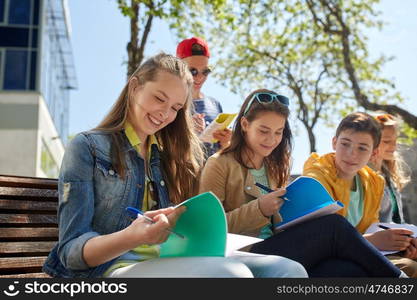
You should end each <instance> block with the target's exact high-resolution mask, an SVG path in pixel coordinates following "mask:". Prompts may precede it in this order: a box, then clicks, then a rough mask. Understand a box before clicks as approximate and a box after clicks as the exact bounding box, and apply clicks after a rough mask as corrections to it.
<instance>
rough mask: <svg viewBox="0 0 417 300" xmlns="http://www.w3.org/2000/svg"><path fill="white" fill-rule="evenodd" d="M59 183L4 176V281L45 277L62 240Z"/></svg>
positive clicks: (0, 186) (0, 184)
mask: <svg viewBox="0 0 417 300" xmlns="http://www.w3.org/2000/svg"><path fill="white" fill-rule="evenodd" d="M57 208H58V180H57V179H48V178H36V177H22V176H8V175H0V278H47V277H50V276H48V275H47V274H45V273H42V265H43V264H44V262H45V260H46V258H47V255H48V253H49V252H50V251H51V250H52V248H53V247H54V246H55V244H56V240H57V239H58V228H57V226H58V223H57V215H56V212H57Z"/></svg>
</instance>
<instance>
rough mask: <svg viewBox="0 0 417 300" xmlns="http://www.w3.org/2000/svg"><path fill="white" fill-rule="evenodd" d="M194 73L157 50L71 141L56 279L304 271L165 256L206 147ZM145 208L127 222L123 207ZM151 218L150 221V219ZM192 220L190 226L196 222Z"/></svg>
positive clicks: (266, 263)
mask: <svg viewBox="0 0 417 300" xmlns="http://www.w3.org/2000/svg"><path fill="white" fill-rule="evenodd" d="M192 82H193V81H192V75H191V74H190V72H189V70H188V67H187V66H186V64H185V63H183V62H182V61H181V60H180V59H178V58H176V57H173V56H171V55H166V54H159V55H156V56H154V57H151V58H150V59H148V60H147V61H145V62H144V63H143V64H142V65H141V66H139V68H138V69H137V70H136V71H135V72H134V73H133V75H132V76H131V77H130V78H129V80H128V82H127V84H126V86H125V87H124V88H123V90H122V92H121V94H120V96H119V98H118V100H117V102H116V103H115V104H114V106H113V107H112V109H111V110H110V112H109V113H108V114H107V116H106V117H105V118H104V120H103V121H102V122H101V123H100V124H99V125H98V126H97V127H96V128H94V129H93V130H90V131H87V132H82V133H80V134H78V135H77V136H76V137H75V138H74V139H73V140H72V141H71V143H70V144H69V145H68V147H67V149H66V151H65V156H64V159H63V162H62V167H61V170H60V175H59V208H58V217H59V218H58V219H59V240H58V243H57V245H56V246H55V247H54V249H53V250H52V251H51V253H50V255H49V257H48V259H47V260H46V262H45V264H44V271H45V272H46V273H47V274H49V275H51V276H54V277H254V276H255V277H283V276H290V277H303V276H306V273H305V270H304V268H303V267H302V266H301V265H300V264H298V263H296V262H293V261H290V260H289V259H285V258H281V257H276V256H258V257H249V258H245V257H244V258H239V257H235V258H225V257H173V258H159V244H161V243H163V242H164V241H165V240H166V239H167V238H168V234H169V233H170V229H171V228H172V227H174V225H175V222H176V220H177V219H178V217H179V216H180V215H181V213H182V212H183V211H184V208H183V207H181V208H175V209H174V208H173V207H171V206H172V205H174V204H178V203H180V202H182V201H184V200H185V199H187V198H190V197H192V196H194V195H195V194H196V190H197V179H198V175H199V173H200V169H201V166H202V163H203V152H202V149H201V147H200V143H199V140H198V138H197V137H196V135H195V133H194V131H193V130H192V120H191V114H190V105H191V101H192V99H191V88H192ZM131 206H133V207H135V208H136V209H139V210H142V211H145V216H146V217H148V219H147V218H143V217H139V218H136V219H134V220H133V221H131V220H130V219H129V218H128V217H127V214H126V208H128V207H131ZM149 218H151V219H152V220H150V221H152V222H149V221H148V220H149ZM190 226H192V224H190Z"/></svg>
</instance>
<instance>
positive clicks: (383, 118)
mask: <svg viewBox="0 0 417 300" xmlns="http://www.w3.org/2000/svg"><path fill="white" fill-rule="evenodd" d="M375 119H376V120H377V121H379V122H381V123H386V122H388V121H395V119H394V117H393V116H392V115H390V114H384V115H379V116H376V117H375Z"/></svg>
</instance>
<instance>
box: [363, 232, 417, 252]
mask: <svg viewBox="0 0 417 300" xmlns="http://www.w3.org/2000/svg"><path fill="white" fill-rule="evenodd" d="M411 234H413V232H412V231H410V230H408V229H402V228H391V229H388V230H381V231H377V232H374V233H372V234H369V235H366V239H367V240H368V241H370V242H371V243H372V244H373V245H374V246H375V247H377V248H378V249H379V250H383V251H403V250H405V249H407V248H408V247H409V246H410V243H411V240H412V238H410V237H408V236H407V235H411Z"/></svg>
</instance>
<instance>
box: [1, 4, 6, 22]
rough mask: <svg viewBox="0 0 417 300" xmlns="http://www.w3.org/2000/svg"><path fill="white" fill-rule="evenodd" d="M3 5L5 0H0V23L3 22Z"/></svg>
mask: <svg viewBox="0 0 417 300" xmlns="http://www.w3.org/2000/svg"><path fill="white" fill-rule="evenodd" d="M4 5H5V0H0V23H3V22H4Z"/></svg>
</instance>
